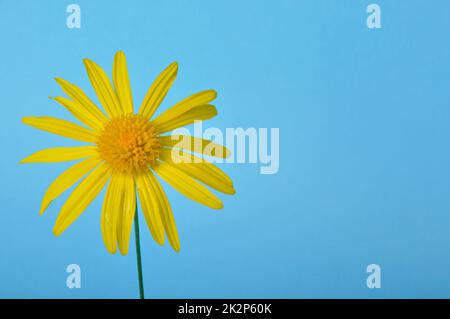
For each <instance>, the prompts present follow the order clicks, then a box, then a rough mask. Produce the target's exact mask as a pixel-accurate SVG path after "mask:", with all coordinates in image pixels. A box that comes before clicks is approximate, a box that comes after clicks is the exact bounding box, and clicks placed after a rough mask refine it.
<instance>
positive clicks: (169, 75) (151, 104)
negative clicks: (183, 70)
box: [139, 62, 178, 120]
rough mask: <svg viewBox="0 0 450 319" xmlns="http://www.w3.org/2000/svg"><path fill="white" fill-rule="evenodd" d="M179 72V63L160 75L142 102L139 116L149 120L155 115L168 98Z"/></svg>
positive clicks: (170, 66)
mask: <svg viewBox="0 0 450 319" xmlns="http://www.w3.org/2000/svg"><path fill="white" fill-rule="evenodd" d="M177 72H178V63H176V62H173V63H172V64H170V65H169V66H168V67H167V68H166V69H165V70H164V71H162V72H161V74H160V75H158V77H157V78H156V80H155V81H154V82H153V84H152V85H151V86H150V89H149V90H148V91H147V94H146V95H145V98H144V101H143V102H142V105H141V108H140V109H139V114H140V115H142V116H143V117H144V118H145V119H147V120H149V119H150V118H151V117H152V116H153V114H155V111H156V109H157V108H158V106H159V105H160V104H161V102H162V101H163V100H164V98H165V97H166V95H167V92H169V89H170V87H171V85H172V83H173V81H175V78H176V77H177Z"/></svg>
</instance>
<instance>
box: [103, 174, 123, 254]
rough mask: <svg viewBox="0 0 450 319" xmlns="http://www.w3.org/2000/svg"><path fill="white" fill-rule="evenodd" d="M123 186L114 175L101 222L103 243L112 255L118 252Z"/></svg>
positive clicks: (108, 189)
mask: <svg viewBox="0 0 450 319" xmlns="http://www.w3.org/2000/svg"><path fill="white" fill-rule="evenodd" d="M121 185H122V184H121V183H120V181H119V179H118V178H117V175H115V174H113V175H112V176H111V181H110V182H109V185H108V188H107V189H106V194H105V198H104V200H103V208H102V217H101V220H100V226H101V230H102V237H103V242H104V243H105V246H106V249H108V251H109V252H110V253H111V254H115V253H116V251H117V221H118V219H119V215H120V214H121V210H122V205H121V198H120V196H121V192H120V191H121V190H122V187H121Z"/></svg>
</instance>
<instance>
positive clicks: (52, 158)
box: [20, 146, 97, 163]
mask: <svg viewBox="0 0 450 319" xmlns="http://www.w3.org/2000/svg"><path fill="white" fill-rule="evenodd" d="M96 155H97V148H96V147H95V146H77V147H56V148H47V149H45V150H41V151H38V152H36V153H34V154H31V155H30V156H28V157H26V158H24V159H23V160H21V161H20V162H21V163H57V162H68V161H74V160H78V159H80V158H85V157H90V156H96Z"/></svg>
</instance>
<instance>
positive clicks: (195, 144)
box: [159, 135, 231, 158]
mask: <svg viewBox="0 0 450 319" xmlns="http://www.w3.org/2000/svg"><path fill="white" fill-rule="evenodd" d="M159 141H160V142H161V144H162V145H163V146H165V147H170V148H172V147H173V148H179V149H181V150H184V151H189V152H195V153H201V154H203V155H206V156H213V157H219V158H227V157H229V156H230V155H231V151H230V150H229V149H228V148H226V147H225V146H223V145H219V144H216V143H214V142H213V141H211V140H207V139H203V138H199V137H194V136H189V135H165V136H160V137H159Z"/></svg>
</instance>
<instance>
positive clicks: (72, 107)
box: [53, 96, 103, 131]
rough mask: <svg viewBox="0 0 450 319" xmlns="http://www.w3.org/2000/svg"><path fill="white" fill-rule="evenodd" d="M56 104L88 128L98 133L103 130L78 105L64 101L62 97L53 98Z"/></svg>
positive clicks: (96, 121) (100, 124)
mask: <svg viewBox="0 0 450 319" xmlns="http://www.w3.org/2000/svg"><path fill="white" fill-rule="evenodd" d="M53 99H54V100H55V101H56V102H58V103H59V104H61V105H62V106H64V107H65V108H66V109H67V110H69V112H70V113H72V115H73V116H75V117H76V118H77V119H78V120H80V121H81V122H82V123H83V124H85V125H87V126H89V127H90V128H92V129H94V130H96V131H100V130H101V129H102V128H103V125H102V123H100V122H99V121H98V120H96V119H95V117H94V116H93V115H92V114H90V113H89V112H88V111H87V110H86V109H85V108H84V107H83V106H82V105H81V104H80V103H78V102H75V101H72V100H69V99H66V98H65V97H62V96H57V97H55V98H53Z"/></svg>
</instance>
